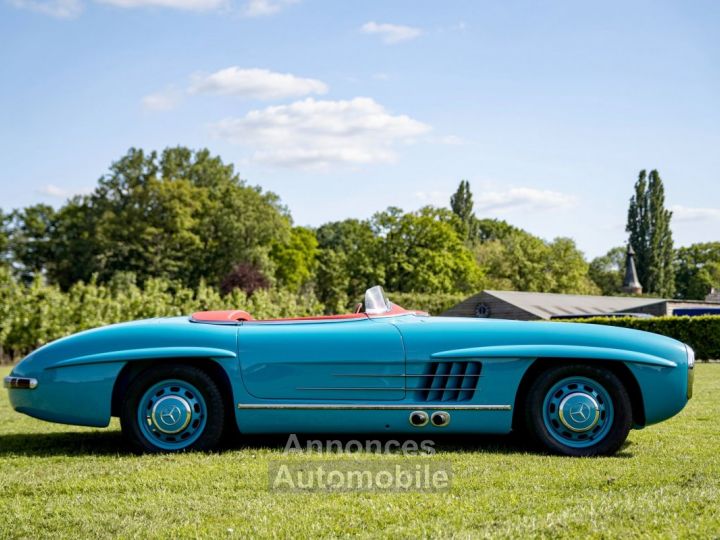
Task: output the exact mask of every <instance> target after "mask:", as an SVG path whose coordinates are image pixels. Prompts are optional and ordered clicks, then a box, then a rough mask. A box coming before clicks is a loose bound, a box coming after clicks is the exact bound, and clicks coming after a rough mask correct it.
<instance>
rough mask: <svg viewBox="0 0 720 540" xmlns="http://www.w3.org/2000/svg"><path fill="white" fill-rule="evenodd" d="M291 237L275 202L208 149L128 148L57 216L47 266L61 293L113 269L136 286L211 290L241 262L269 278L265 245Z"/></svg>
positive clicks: (106, 275) (286, 219)
mask: <svg viewBox="0 0 720 540" xmlns="http://www.w3.org/2000/svg"><path fill="white" fill-rule="evenodd" d="M289 234H290V218H289V215H288V213H287V209H285V208H284V207H283V206H282V205H281V204H280V202H279V199H278V197H277V196H276V195H275V194H273V193H270V192H267V193H263V192H262V190H261V189H260V188H257V187H251V186H247V185H246V184H245V182H244V181H243V180H241V179H240V177H239V176H238V175H237V174H236V173H235V171H234V169H233V166H232V165H226V164H224V163H223V162H222V161H221V159H220V158H219V157H215V156H212V155H210V153H209V152H208V151H207V150H199V151H192V150H190V149H188V148H183V147H178V148H168V149H166V150H164V151H163V152H162V154H160V155H158V154H157V153H156V152H150V153H145V152H144V151H142V150H138V149H130V150H129V151H128V153H127V154H126V155H125V156H123V157H122V158H121V159H120V160H118V161H117V162H115V163H113V164H112V165H111V167H110V171H109V173H108V174H107V175H105V176H103V177H102V178H100V180H99V182H98V186H97V188H96V189H95V190H94V191H93V192H92V193H91V194H90V195H87V196H83V197H76V198H74V199H73V200H71V201H70V202H68V203H67V204H66V205H65V206H64V207H62V208H61V209H60V210H59V212H58V213H57V216H56V217H55V219H54V223H53V227H52V234H51V239H50V240H51V244H52V254H53V256H52V261H51V263H49V264H48V268H47V270H48V275H49V276H50V278H51V279H52V280H54V281H55V282H57V283H59V284H60V285H61V287H63V288H64V289H67V288H68V287H70V286H71V285H72V284H73V283H75V282H77V281H80V280H82V281H87V280H88V279H89V278H90V276H92V275H97V278H98V280H99V282H100V283H104V282H107V281H108V280H109V279H111V277H112V276H113V275H114V274H115V273H116V272H119V271H130V272H133V273H134V274H135V275H136V276H137V279H138V283H139V284H142V283H144V282H145V280H147V279H148V278H150V277H162V278H167V279H170V280H175V281H179V282H181V283H183V284H185V285H188V286H196V285H198V284H199V283H200V282H201V281H206V282H207V283H208V284H210V285H212V286H217V285H219V284H220V282H221V280H222V279H223V277H225V276H226V275H228V273H230V271H231V270H232V269H233V268H234V267H235V266H236V265H237V264H239V263H249V264H252V265H254V266H257V267H258V268H259V270H260V271H261V272H263V273H267V272H268V271H269V270H271V269H272V268H271V267H272V264H271V261H270V250H271V248H272V246H273V245H275V244H277V243H282V242H286V241H288V238H289Z"/></svg>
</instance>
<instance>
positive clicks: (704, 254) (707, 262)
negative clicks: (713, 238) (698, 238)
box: [675, 242, 720, 300]
mask: <svg viewBox="0 0 720 540" xmlns="http://www.w3.org/2000/svg"><path fill="white" fill-rule="evenodd" d="M717 265H720V242H704V243H698V244H692V245H690V246H687V247H682V248H678V249H677V250H676V252H675V288H676V292H677V296H678V297H679V298H683V299H693V300H702V299H704V298H705V296H706V295H707V294H708V293H709V292H710V289H711V288H713V287H715V288H720V282H718V281H717V280H716V279H715V278H714V277H713V276H715V275H716V272H717V270H716V267H717Z"/></svg>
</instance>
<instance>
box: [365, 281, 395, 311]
mask: <svg viewBox="0 0 720 540" xmlns="http://www.w3.org/2000/svg"><path fill="white" fill-rule="evenodd" d="M388 311H390V302H389V301H388V299H387V297H386V296H385V291H383V288H382V287H381V286H380V285H376V286H375V287H372V288H370V289H368V290H367V291H365V313H369V314H377V313H387V312H388Z"/></svg>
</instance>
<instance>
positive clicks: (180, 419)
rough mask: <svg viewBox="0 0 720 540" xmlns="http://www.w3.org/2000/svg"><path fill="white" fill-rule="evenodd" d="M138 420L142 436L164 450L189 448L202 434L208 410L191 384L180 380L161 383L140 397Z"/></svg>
mask: <svg viewBox="0 0 720 540" xmlns="http://www.w3.org/2000/svg"><path fill="white" fill-rule="evenodd" d="M137 420H138V425H139V426H140V431H141V433H142V434H143V436H144V437H145V438H146V439H147V440H148V441H149V442H151V443H152V444H153V445H155V446H157V447H158V448H161V449H163V450H182V449H183V448H187V447H188V446H190V445H191V444H192V443H194V442H195V441H197V439H198V438H199V437H200V435H201V434H202V432H203V430H204V429H205V424H206V423H207V407H206V405H205V399H204V398H203V396H202V394H201V393H200V392H199V391H198V389H197V388H195V387H194V386H193V385H192V384H190V383H188V382H186V381H181V380H178V379H167V380H164V381H160V382H158V383H156V384H154V385H153V386H151V387H150V388H148V389H147V391H145V393H144V394H143V396H142V397H141V398H140V403H139V404H138V410H137Z"/></svg>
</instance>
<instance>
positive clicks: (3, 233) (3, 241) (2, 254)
mask: <svg viewBox="0 0 720 540" xmlns="http://www.w3.org/2000/svg"><path fill="white" fill-rule="evenodd" d="M8 221H9V216H7V217H6V216H5V214H3V211H2V209H0V268H1V267H2V266H4V265H5V264H7V262H8V261H9V260H10V254H9V249H10V233H9V232H8V226H7V222H8Z"/></svg>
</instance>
